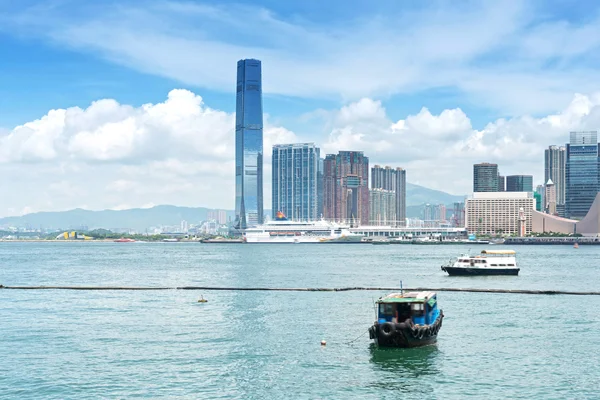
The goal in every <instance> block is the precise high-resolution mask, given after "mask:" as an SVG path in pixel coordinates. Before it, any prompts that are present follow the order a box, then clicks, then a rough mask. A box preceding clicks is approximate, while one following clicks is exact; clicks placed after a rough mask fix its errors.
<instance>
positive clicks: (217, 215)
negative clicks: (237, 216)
mask: <svg viewBox="0 0 600 400" xmlns="http://www.w3.org/2000/svg"><path fill="white" fill-rule="evenodd" d="M206 219H207V220H209V221H210V220H215V221H217V223H218V224H219V225H225V224H226V223H227V211H225V210H209V211H208V212H207V213H206Z"/></svg>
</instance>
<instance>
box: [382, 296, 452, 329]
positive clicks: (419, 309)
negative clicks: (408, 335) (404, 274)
mask: <svg viewBox="0 0 600 400" xmlns="http://www.w3.org/2000/svg"><path fill="white" fill-rule="evenodd" d="M376 304H377V321H378V322H379V323H380V324H383V323H385V322H393V323H400V322H404V321H406V320H407V319H409V318H410V319H411V320H412V322H413V323H414V324H415V325H429V324H432V323H433V322H434V321H435V320H436V319H437V317H438V315H439V313H440V311H439V309H438V305H437V295H436V294H435V293H434V292H407V293H392V294H389V295H387V296H384V297H381V298H379V299H378V300H377V301H376Z"/></svg>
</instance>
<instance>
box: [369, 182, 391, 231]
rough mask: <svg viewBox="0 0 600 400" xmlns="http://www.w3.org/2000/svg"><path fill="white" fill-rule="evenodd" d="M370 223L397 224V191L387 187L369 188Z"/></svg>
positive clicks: (380, 224)
mask: <svg viewBox="0 0 600 400" xmlns="http://www.w3.org/2000/svg"><path fill="white" fill-rule="evenodd" d="M369 219H370V221H369V222H370V225H377V226H382V225H386V226H395V225H396V193H395V192H394V191H392V190H386V189H379V188H376V189H371V190H369Z"/></svg>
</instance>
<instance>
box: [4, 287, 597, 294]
mask: <svg viewBox="0 0 600 400" xmlns="http://www.w3.org/2000/svg"><path fill="white" fill-rule="evenodd" d="M0 289H13V290H47V289H51V290H204V291H218V290H221V291H257V292H260V291H277V292H349V291H358V290H362V291H387V292H399V291H400V290H404V291H405V292H420V291H429V292H468V293H510V294H538V295H558V294H563V295H575V296H600V292H575V291H566V290H526V289H478V288H419V287H418V288H403V289H400V288H397V287H358V286H356V287H342V288H269V287H216V286H177V287H143V286H141V287H137V286H136V287H134V286H3V285H0Z"/></svg>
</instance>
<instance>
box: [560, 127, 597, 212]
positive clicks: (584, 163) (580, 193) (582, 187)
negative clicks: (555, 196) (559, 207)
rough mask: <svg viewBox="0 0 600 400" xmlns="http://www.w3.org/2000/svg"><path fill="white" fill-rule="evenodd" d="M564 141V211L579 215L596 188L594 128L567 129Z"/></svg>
mask: <svg viewBox="0 0 600 400" xmlns="http://www.w3.org/2000/svg"><path fill="white" fill-rule="evenodd" d="M570 139H571V140H570V141H569V144H567V168H566V179H565V183H566V186H567V188H566V201H565V203H566V214H567V217H568V218H583V217H585V215H586V214H587V212H588V211H589V209H590V207H591V206H592V203H593V202H594V199H595V198H596V195H597V194H598V192H599V191H600V171H599V170H600V157H599V153H598V133H597V132H596V131H588V132H571V138H570Z"/></svg>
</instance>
